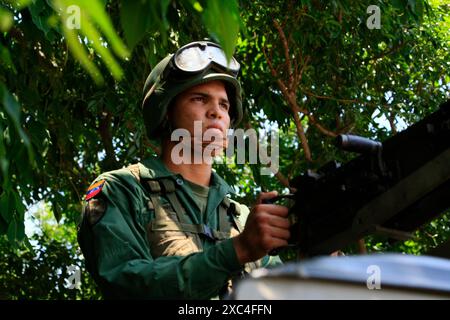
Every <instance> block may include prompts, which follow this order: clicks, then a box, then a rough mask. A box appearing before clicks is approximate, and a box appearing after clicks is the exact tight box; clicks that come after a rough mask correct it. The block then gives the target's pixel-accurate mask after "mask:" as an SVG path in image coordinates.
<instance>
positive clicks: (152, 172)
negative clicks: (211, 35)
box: [78, 41, 289, 299]
mask: <svg viewBox="0 0 450 320" xmlns="http://www.w3.org/2000/svg"><path fill="white" fill-rule="evenodd" d="M239 67H240V66H239V63H238V62H237V61H236V60H235V59H234V58H232V60H231V62H230V63H227V60H226V57H225V55H224V53H223V51H222V49H221V48H220V47H219V46H218V45H216V44H214V43H212V42H206V41H199V42H193V43H190V44H188V45H186V46H184V47H182V48H180V49H179V50H178V51H177V52H176V53H175V54H171V55H169V56H167V57H166V58H164V59H163V60H162V61H161V62H159V63H158V64H157V65H156V66H155V68H154V69H153V70H152V71H151V73H150V75H149V76H148V78H147V80H146V82H145V85H144V92H143V94H144V98H143V102H142V110H143V116H144V121H145V125H146V128H147V134H148V136H149V137H150V138H160V140H161V146H162V154H161V156H160V157H153V158H150V159H147V160H145V161H142V162H141V163H138V164H134V165H131V166H129V167H127V168H123V169H120V170H115V171H111V172H107V173H104V174H101V175H100V176H99V177H98V178H97V179H96V180H95V181H94V182H93V184H92V185H91V186H90V187H89V189H88V191H87V194H86V198H85V206H84V210H83V220H82V222H81V224H80V228H79V232H78V241H79V244H80V247H81V249H82V252H83V254H84V256H85V259H86V267H87V269H88V271H89V272H90V274H91V275H92V276H93V278H94V279H95V281H96V282H97V284H98V285H99V287H100V289H101V291H102V292H103V294H104V297H105V298H150V299H210V298H215V297H223V296H224V295H225V294H226V293H227V292H229V289H230V287H231V283H232V281H231V280H232V279H235V278H236V277H240V276H242V274H243V273H245V272H248V271H250V270H251V269H253V268H257V267H262V266H264V267H267V266H275V265H277V264H280V263H281V260H280V259H279V258H278V257H273V256H269V255H267V254H268V252H270V251H271V250H272V249H274V248H277V247H280V246H284V245H287V239H288V238H289V222H288V220H287V213H288V209H287V208H286V207H283V206H279V205H273V204H262V200H264V199H270V198H272V197H274V196H276V192H275V191H274V192H267V193H262V194H260V196H259V197H258V199H257V201H256V203H255V205H254V206H253V207H252V210H251V211H250V210H249V209H248V208H247V207H246V206H245V205H242V204H239V203H238V202H236V201H234V200H231V199H230V198H229V194H232V193H233V189H232V188H231V187H230V186H228V185H227V183H226V182H225V181H224V180H223V179H222V178H221V177H220V176H219V175H218V174H216V173H215V172H214V171H212V168H211V163H210V162H208V161H202V162H201V163H195V162H189V161H187V162H183V163H181V164H177V163H178V162H177V163H176V161H174V159H173V152H172V151H173V150H174V148H175V146H176V145H177V142H174V141H171V140H170V136H171V133H172V132H173V130H175V129H184V130H187V132H189V133H190V134H192V135H194V122H195V121H200V123H201V130H202V133H204V132H206V131H207V130H212V131H213V133H215V134H216V135H218V136H219V137H222V141H223V146H226V130H227V129H228V128H230V127H236V125H237V124H238V123H239V122H240V121H241V119H242V114H243V112H242V104H241V87H240V84H239V82H238V80H237V74H238V71H239ZM185 142H186V141H185ZM192 142H193V143H192V146H191V148H192V150H193V151H194V149H195V145H196V144H197V147H198V146H199V145H198V144H200V148H201V150H204V149H205V142H208V141H198V140H195V139H193V140H192ZM220 143H221V144H222V142H220ZM197 150H198V149H197ZM194 152H195V151H194ZM188 158H189V157H188ZM244 225H245V228H243V227H242V226H244Z"/></svg>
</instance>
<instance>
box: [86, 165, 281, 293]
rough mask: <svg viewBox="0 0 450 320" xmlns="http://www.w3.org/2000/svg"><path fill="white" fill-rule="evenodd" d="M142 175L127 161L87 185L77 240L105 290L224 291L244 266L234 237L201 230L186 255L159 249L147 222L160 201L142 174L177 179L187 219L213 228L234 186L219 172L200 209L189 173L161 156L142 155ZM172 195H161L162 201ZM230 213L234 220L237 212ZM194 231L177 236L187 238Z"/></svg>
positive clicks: (271, 261) (243, 210) (244, 211)
mask: <svg viewBox="0 0 450 320" xmlns="http://www.w3.org/2000/svg"><path fill="white" fill-rule="evenodd" d="M139 176H140V177H137V176H136V173H134V174H133V172H132V171H131V170H129V169H127V168H124V169H120V170H115V171H111V172H108V173H104V174H102V175H100V176H99V177H98V178H97V179H96V180H95V181H94V183H93V184H92V186H91V188H89V196H88V197H87V199H88V198H89V200H87V201H86V205H85V210H84V215H83V216H84V217H83V220H82V222H81V224H80V228H79V232H78V241H79V244H80V247H81V249H82V252H83V254H84V256H85V260H86V267H87V269H88V271H89V272H90V273H91V274H92V276H93V277H94V279H95V280H96V282H97V284H98V285H99V286H100V288H101V290H102V292H103V294H104V296H105V298H144V299H145V298H150V299H210V298H212V297H216V296H218V295H219V293H220V292H221V290H222V289H223V288H224V287H225V286H226V285H227V283H228V281H229V280H230V279H231V278H232V277H234V276H237V275H238V274H240V273H241V272H242V270H243V267H244V266H242V265H240V264H239V261H238V259H237V256H236V252H235V249H234V246H233V243H232V239H231V238H228V239H223V240H221V241H213V240H211V239H209V238H208V237H204V236H202V235H200V236H198V235H196V236H198V239H200V242H201V248H200V249H199V250H197V251H195V250H194V251H192V252H191V253H188V254H186V255H184V254H183V255H177V254H172V255H168V256H167V255H164V253H163V254H162V255H159V256H158V254H155V253H154V252H155V251H154V250H153V248H154V246H155V244H154V243H152V242H153V240H152V238H151V237H150V234H151V232H152V231H151V227H149V226H151V225H152V222H154V220H155V206H154V204H153V203H152V201H151V192H150V191H149V190H148V188H146V187H145V185H144V183H143V181H147V180H160V179H170V180H171V181H173V182H174V185H175V187H176V188H175V195H176V197H177V198H178V200H179V202H180V203H181V205H182V207H183V208H184V209H185V217H184V218H183V219H186V221H189V223H192V224H196V225H202V224H205V225H207V226H209V227H210V228H211V229H212V230H218V229H219V224H220V221H219V220H220V218H219V211H220V210H219V207H220V205H221V203H222V201H223V199H224V198H225V197H226V196H227V195H228V194H230V193H233V189H232V188H231V187H230V186H228V184H227V183H226V182H225V181H224V180H223V179H222V178H220V177H219V176H218V175H217V174H216V173H215V172H213V173H212V176H211V184H210V186H209V193H208V198H207V203H206V208H204V214H202V212H201V211H202V208H199V201H196V200H197V199H196V198H195V195H194V194H193V191H192V188H191V187H190V186H189V184H188V183H187V182H186V180H185V179H183V177H182V176H181V175H179V174H175V173H173V172H171V171H169V170H168V169H167V168H166V167H165V165H164V164H163V162H162V161H161V160H160V159H159V158H151V159H148V160H146V161H144V162H143V163H140V164H139ZM92 195H94V196H92ZM162 198H164V197H162ZM167 203H168V202H163V206H166V204H167ZM236 205H237V208H236V209H238V210H237V211H240V215H239V216H238V218H239V221H240V222H241V224H242V225H244V224H245V220H246V218H247V216H248V213H249V210H248V208H247V207H246V206H244V205H241V204H237V203H236ZM229 219H230V220H229V222H230V224H232V220H233V219H232V217H230V218H229ZM178 234H180V233H179V232H178ZM188 234H189V233H188ZM188 234H186V233H184V234H183V233H182V234H181V236H180V235H178V236H179V237H180V238H188V236H187V235H188ZM163 240H164V239H163ZM181 249H183V248H181ZM280 263H281V261H280V259H279V258H278V257H270V258H269V257H268V256H266V257H264V258H263V259H262V260H261V263H260V266H273V265H277V264H280Z"/></svg>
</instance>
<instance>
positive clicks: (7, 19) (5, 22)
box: [0, 7, 14, 32]
mask: <svg viewBox="0 0 450 320" xmlns="http://www.w3.org/2000/svg"><path fill="white" fill-rule="evenodd" d="M13 24H14V19H13V15H12V13H11V12H9V11H8V10H5V9H3V8H2V7H0V32H8V30H9V29H10V28H11V27H12V25H13Z"/></svg>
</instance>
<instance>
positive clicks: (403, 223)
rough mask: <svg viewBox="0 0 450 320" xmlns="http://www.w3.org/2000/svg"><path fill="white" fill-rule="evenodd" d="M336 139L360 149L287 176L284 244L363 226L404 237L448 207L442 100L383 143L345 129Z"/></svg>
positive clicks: (447, 107) (358, 234) (303, 248)
mask: <svg viewBox="0 0 450 320" xmlns="http://www.w3.org/2000/svg"><path fill="white" fill-rule="evenodd" d="M336 143H337V145H338V147H340V148H341V149H343V150H346V151H353V152H358V153H359V154H360V155H359V156H357V157H356V158H354V159H353V160H351V161H349V162H347V163H345V164H342V165H341V164H340V163H337V162H336V161H332V162H329V163H327V164H326V165H324V166H323V167H322V168H320V169H319V170H318V171H317V172H312V171H308V172H306V173H305V174H302V175H300V176H298V177H296V178H294V179H293V180H292V181H291V186H292V187H293V188H295V189H296V190H297V191H296V192H295V193H294V194H292V195H287V197H289V198H292V199H293V200H294V205H293V206H292V207H291V208H290V210H289V216H290V218H291V221H292V226H291V239H290V245H292V246H295V247H296V248H298V250H299V252H300V254H301V255H302V256H315V255H325V254H330V253H332V252H334V251H336V250H339V249H343V248H344V247H346V246H347V245H349V244H351V243H354V242H355V241H357V240H358V239H361V238H363V237H364V236H367V235H369V234H376V233H380V234H384V235H386V236H388V237H389V238H392V239H398V240H404V239H406V238H408V237H409V236H411V232H412V231H414V230H417V229H418V228H419V227H420V226H422V225H424V224H425V223H427V222H429V221H430V220H432V219H433V218H435V217H437V216H438V215H440V214H442V213H443V212H445V210H446V209H448V208H449V207H450V100H449V101H447V102H445V103H443V104H442V105H441V106H440V108H439V110H438V111H436V112H434V113H432V114H430V115H429V116H427V117H425V118H424V119H423V120H421V121H419V122H418V123H416V124H414V125H412V126H410V127H409V128H407V129H406V130H404V131H402V132H400V133H398V134H397V135H395V136H393V137H391V138H389V139H387V140H386V141H384V142H383V143H380V142H376V141H372V140H369V139H366V138H362V137H358V136H352V135H340V136H338V137H337V139H336ZM281 197H283V196H281ZM284 197H286V196H284ZM278 198H279V197H278ZM275 201H276V200H275Z"/></svg>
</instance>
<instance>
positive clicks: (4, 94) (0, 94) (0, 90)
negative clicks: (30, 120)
mask: <svg viewBox="0 0 450 320" xmlns="http://www.w3.org/2000/svg"><path fill="white" fill-rule="evenodd" d="M0 101H1V102H2V104H3V106H4V108H5V110H6V113H7V114H8V116H9V118H10V119H11V120H12V122H13V124H14V127H15V129H16V131H17V133H18V134H19V136H20V138H21V140H22V142H23V144H24V145H25V147H26V148H27V151H28V157H29V160H30V162H29V163H30V164H31V165H32V166H34V164H35V163H34V154H33V150H32V148H31V144H30V139H29V138H28V136H27V134H26V133H25V131H24V130H23V129H22V127H21V124H20V105H19V103H18V102H17V100H16V99H15V98H14V97H13V96H12V95H11V94H10V93H9V92H8V90H7V89H6V87H5V86H4V85H3V84H2V83H0Z"/></svg>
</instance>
